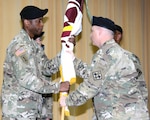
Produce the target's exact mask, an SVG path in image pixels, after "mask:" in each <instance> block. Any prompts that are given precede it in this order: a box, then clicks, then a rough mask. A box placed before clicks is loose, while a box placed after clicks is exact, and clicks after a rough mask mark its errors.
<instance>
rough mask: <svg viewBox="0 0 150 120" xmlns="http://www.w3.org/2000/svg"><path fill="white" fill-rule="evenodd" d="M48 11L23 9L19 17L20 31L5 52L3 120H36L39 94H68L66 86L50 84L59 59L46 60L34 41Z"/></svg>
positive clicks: (39, 103) (58, 57)
mask: <svg viewBox="0 0 150 120" xmlns="http://www.w3.org/2000/svg"><path fill="white" fill-rule="evenodd" d="M47 12H48V9H44V10H42V9H39V8H37V7H35V6H26V7H25V8H23V9H22V11H21V13H20V15H21V20H22V24H23V29H21V31H20V33H19V34H18V35H16V36H15V37H14V39H13V40H12V41H11V43H10V44H9V46H8V48H7V51H6V58H5V61H4V69H3V70H4V80H3V85H2V119H3V120H37V118H40V115H41V112H42V101H43V100H42V94H47V93H58V92H59V91H68V89H69V82H63V83H60V81H58V82H50V81H47V80H45V76H51V75H52V74H54V73H56V72H57V71H58V70H59V65H60V55H59V54H58V55H57V56H56V57H55V58H53V59H51V60H49V59H48V58H47V57H46V55H45V53H44V51H43V50H42V48H41V47H40V46H39V45H38V44H37V43H36V42H35V41H34V40H33V37H34V36H35V35H39V34H41V32H42V30H43V21H42V19H43V16H44V15H45V14H46V13H47Z"/></svg>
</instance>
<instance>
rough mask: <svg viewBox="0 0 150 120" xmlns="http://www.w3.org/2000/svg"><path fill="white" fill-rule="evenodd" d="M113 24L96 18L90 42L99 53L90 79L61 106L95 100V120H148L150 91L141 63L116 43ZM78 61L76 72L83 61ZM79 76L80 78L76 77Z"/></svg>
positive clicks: (61, 99) (62, 102)
mask: <svg viewBox="0 0 150 120" xmlns="http://www.w3.org/2000/svg"><path fill="white" fill-rule="evenodd" d="M114 29H115V28H114V22H113V21H111V20H110V19H108V18H103V17H94V16H93V20H92V32H91V36H90V37H91V41H92V43H93V45H95V46H97V47H99V50H98V51H97V52H96V54H95V55H94V56H93V59H92V63H91V65H90V67H89V70H90V71H91V72H90V75H89V77H88V78H87V79H88V80H85V81H84V82H83V83H81V84H80V85H79V87H78V88H77V89H76V90H75V91H73V92H72V93H70V94H69V95H68V96H67V97H64V96H63V97H61V98H60V105H61V106H79V105H82V104H84V103H85V102H86V101H87V100H88V99H90V98H92V99H93V103H94V109H95V115H96V120H149V119H150V118H149V112H148V108H147V97H148V91H147V88H146V83H145V80H144V76H143V72H142V68H141V64H140V61H139V59H138V58H137V57H136V56H135V55H134V54H133V53H131V52H129V51H126V50H124V49H123V48H121V47H120V46H119V45H118V44H117V43H116V42H115V40H114V39H113V38H114ZM78 61H79V60H77V59H75V60H74V64H75V69H79V67H80V66H81V61H80V62H78ZM77 75H78V74H77Z"/></svg>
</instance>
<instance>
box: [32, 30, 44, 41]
mask: <svg viewBox="0 0 150 120" xmlns="http://www.w3.org/2000/svg"><path fill="white" fill-rule="evenodd" d="M43 34H44V32H41V34H40V35H35V36H34V37H33V39H34V40H36V38H38V37H42V36H43Z"/></svg>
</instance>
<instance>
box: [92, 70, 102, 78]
mask: <svg viewBox="0 0 150 120" xmlns="http://www.w3.org/2000/svg"><path fill="white" fill-rule="evenodd" d="M92 75H93V78H94V80H101V79H102V74H101V71H95V72H93V73H92Z"/></svg>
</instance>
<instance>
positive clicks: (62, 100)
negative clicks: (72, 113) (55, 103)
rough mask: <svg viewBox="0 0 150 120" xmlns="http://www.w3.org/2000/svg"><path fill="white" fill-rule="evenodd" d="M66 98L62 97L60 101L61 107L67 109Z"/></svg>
mask: <svg viewBox="0 0 150 120" xmlns="http://www.w3.org/2000/svg"><path fill="white" fill-rule="evenodd" d="M65 101H66V96H61V97H60V99H59V104H60V106H61V107H66V102H65Z"/></svg>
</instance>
